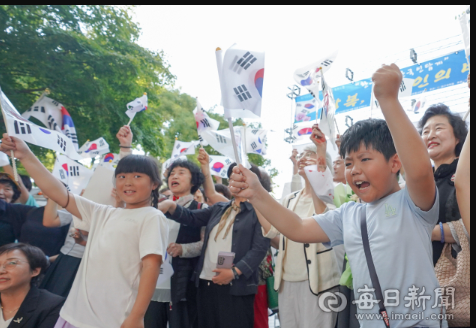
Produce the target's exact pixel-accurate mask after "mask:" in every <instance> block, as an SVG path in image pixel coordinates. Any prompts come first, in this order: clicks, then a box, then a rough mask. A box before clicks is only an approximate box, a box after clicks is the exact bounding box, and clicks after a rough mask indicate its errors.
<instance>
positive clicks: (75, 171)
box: [69, 166, 79, 177]
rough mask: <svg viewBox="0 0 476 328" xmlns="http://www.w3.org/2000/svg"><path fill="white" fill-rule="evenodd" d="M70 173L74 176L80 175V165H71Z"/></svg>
mask: <svg viewBox="0 0 476 328" xmlns="http://www.w3.org/2000/svg"><path fill="white" fill-rule="evenodd" d="M69 175H70V176H72V177H79V166H70V167H69Z"/></svg>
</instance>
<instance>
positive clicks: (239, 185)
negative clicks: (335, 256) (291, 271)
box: [230, 165, 330, 243]
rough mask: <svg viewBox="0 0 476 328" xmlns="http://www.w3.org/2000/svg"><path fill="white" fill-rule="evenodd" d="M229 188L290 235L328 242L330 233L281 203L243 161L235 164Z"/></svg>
mask: <svg viewBox="0 0 476 328" xmlns="http://www.w3.org/2000/svg"><path fill="white" fill-rule="evenodd" d="M230 191H231V192H232V193H233V194H234V195H235V196H237V197H241V198H245V199H248V201H249V202H250V203H251V204H252V205H253V206H254V207H255V208H256V209H257V210H258V211H259V212H260V213H261V214H263V216H264V217H265V218H266V220H267V221H268V222H269V223H271V224H272V225H273V226H274V227H275V228H276V229H278V231H279V232H281V233H282V234H283V235H285V236H286V237H287V238H289V239H291V240H292V241H295V242H298V243H327V242H329V241H330V240H329V237H328V236H327V235H326V233H325V232H324V230H322V228H321V227H320V226H319V224H318V223H317V222H316V221H315V220H314V219H313V218H308V219H304V220H302V219H301V218H300V217H299V216H298V215H297V214H296V213H294V212H293V211H291V210H288V209H287V208H285V207H284V206H282V205H280V204H279V203H278V202H277V201H275V200H274V198H273V197H271V195H270V194H269V193H268V192H267V191H266V190H265V189H264V188H263V187H262V186H261V183H260V182H259V179H258V177H257V176H256V174H254V173H253V172H251V171H250V170H248V169H247V168H245V167H244V166H243V165H240V166H239V167H235V168H234V170H233V175H232V177H231V178H230Z"/></svg>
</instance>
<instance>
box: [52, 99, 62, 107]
mask: <svg viewBox="0 0 476 328" xmlns="http://www.w3.org/2000/svg"><path fill="white" fill-rule="evenodd" d="M51 102H52V103H53V104H54V105H55V106H59V105H60V103H59V102H57V101H56V100H53V101H51Z"/></svg>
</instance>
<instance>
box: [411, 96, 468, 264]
mask: <svg viewBox="0 0 476 328" xmlns="http://www.w3.org/2000/svg"><path fill="white" fill-rule="evenodd" d="M419 126H420V131H421V135H422V138H423V141H424V142H425V144H426V145H427V147H428V153H429V154H430V157H431V159H432V160H433V162H434V163H435V181H436V185H437V187H438V193H439V195H440V217H439V220H438V223H439V224H438V225H437V226H436V227H435V229H434V231H433V237H432V239H433V261H434V264H435V265H436V263H437V262H438V260H439V259H440V257H441V253H442V251H443V247H444V244H445V242H446V243H450V244H452V243H455V242H456V241H455V240H454V238H453V236H452V234H451V230H450V227H449V226H448V224H446V223H447V222H452V221H458V220H460V219H461V214H460V211H459V207H458V202H457V199H456V189H455V184H454V180H455V174H456V168H457V166H458V160H459V159H458V158H459V156H460V154H461V150H462V149H463V145H464V143H465V141H466V137H467V135H468V128H467V125H466V123H465V122H464V121H463V119H462V118H461V117H460V116H459V115H456V114H453V113H452V112H451V111H450V109H449V108H448V106H446V105H443V104H437V105H433V106H431V107H430V108H428V110H427V111H426V112H425V115H424V116H423V118H422V119H421V120H420V123H419ZM440 223H442V225H440ZM442 228H443V230H444V240H443V238H442V237H443V234H442V232H441V229H442Z"/></svg>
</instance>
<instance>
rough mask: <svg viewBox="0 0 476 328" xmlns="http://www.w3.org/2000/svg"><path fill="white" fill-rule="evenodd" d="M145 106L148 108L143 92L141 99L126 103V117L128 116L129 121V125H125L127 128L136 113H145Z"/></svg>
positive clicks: (145, 94) (145, 95)
mask: <svg viewBox="0 0 476 328" xmlns="http://www.w3.org/2000/svg"><path fill="white" fill-rule="evenodd" d="M147 106H148V99H147V93H146V92H144V95H143V96H142V97H140V98H136V99H135V100H133V101H131V102H130V103H128V104H127V111H126V115H127V116H129V118H130V120H129V123H127V125H128V126H129V125H131V123H132V120H133V119H134V117H135V116H136V114H137V113H140V112H143V111H146V110H147Z"/></svg>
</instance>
